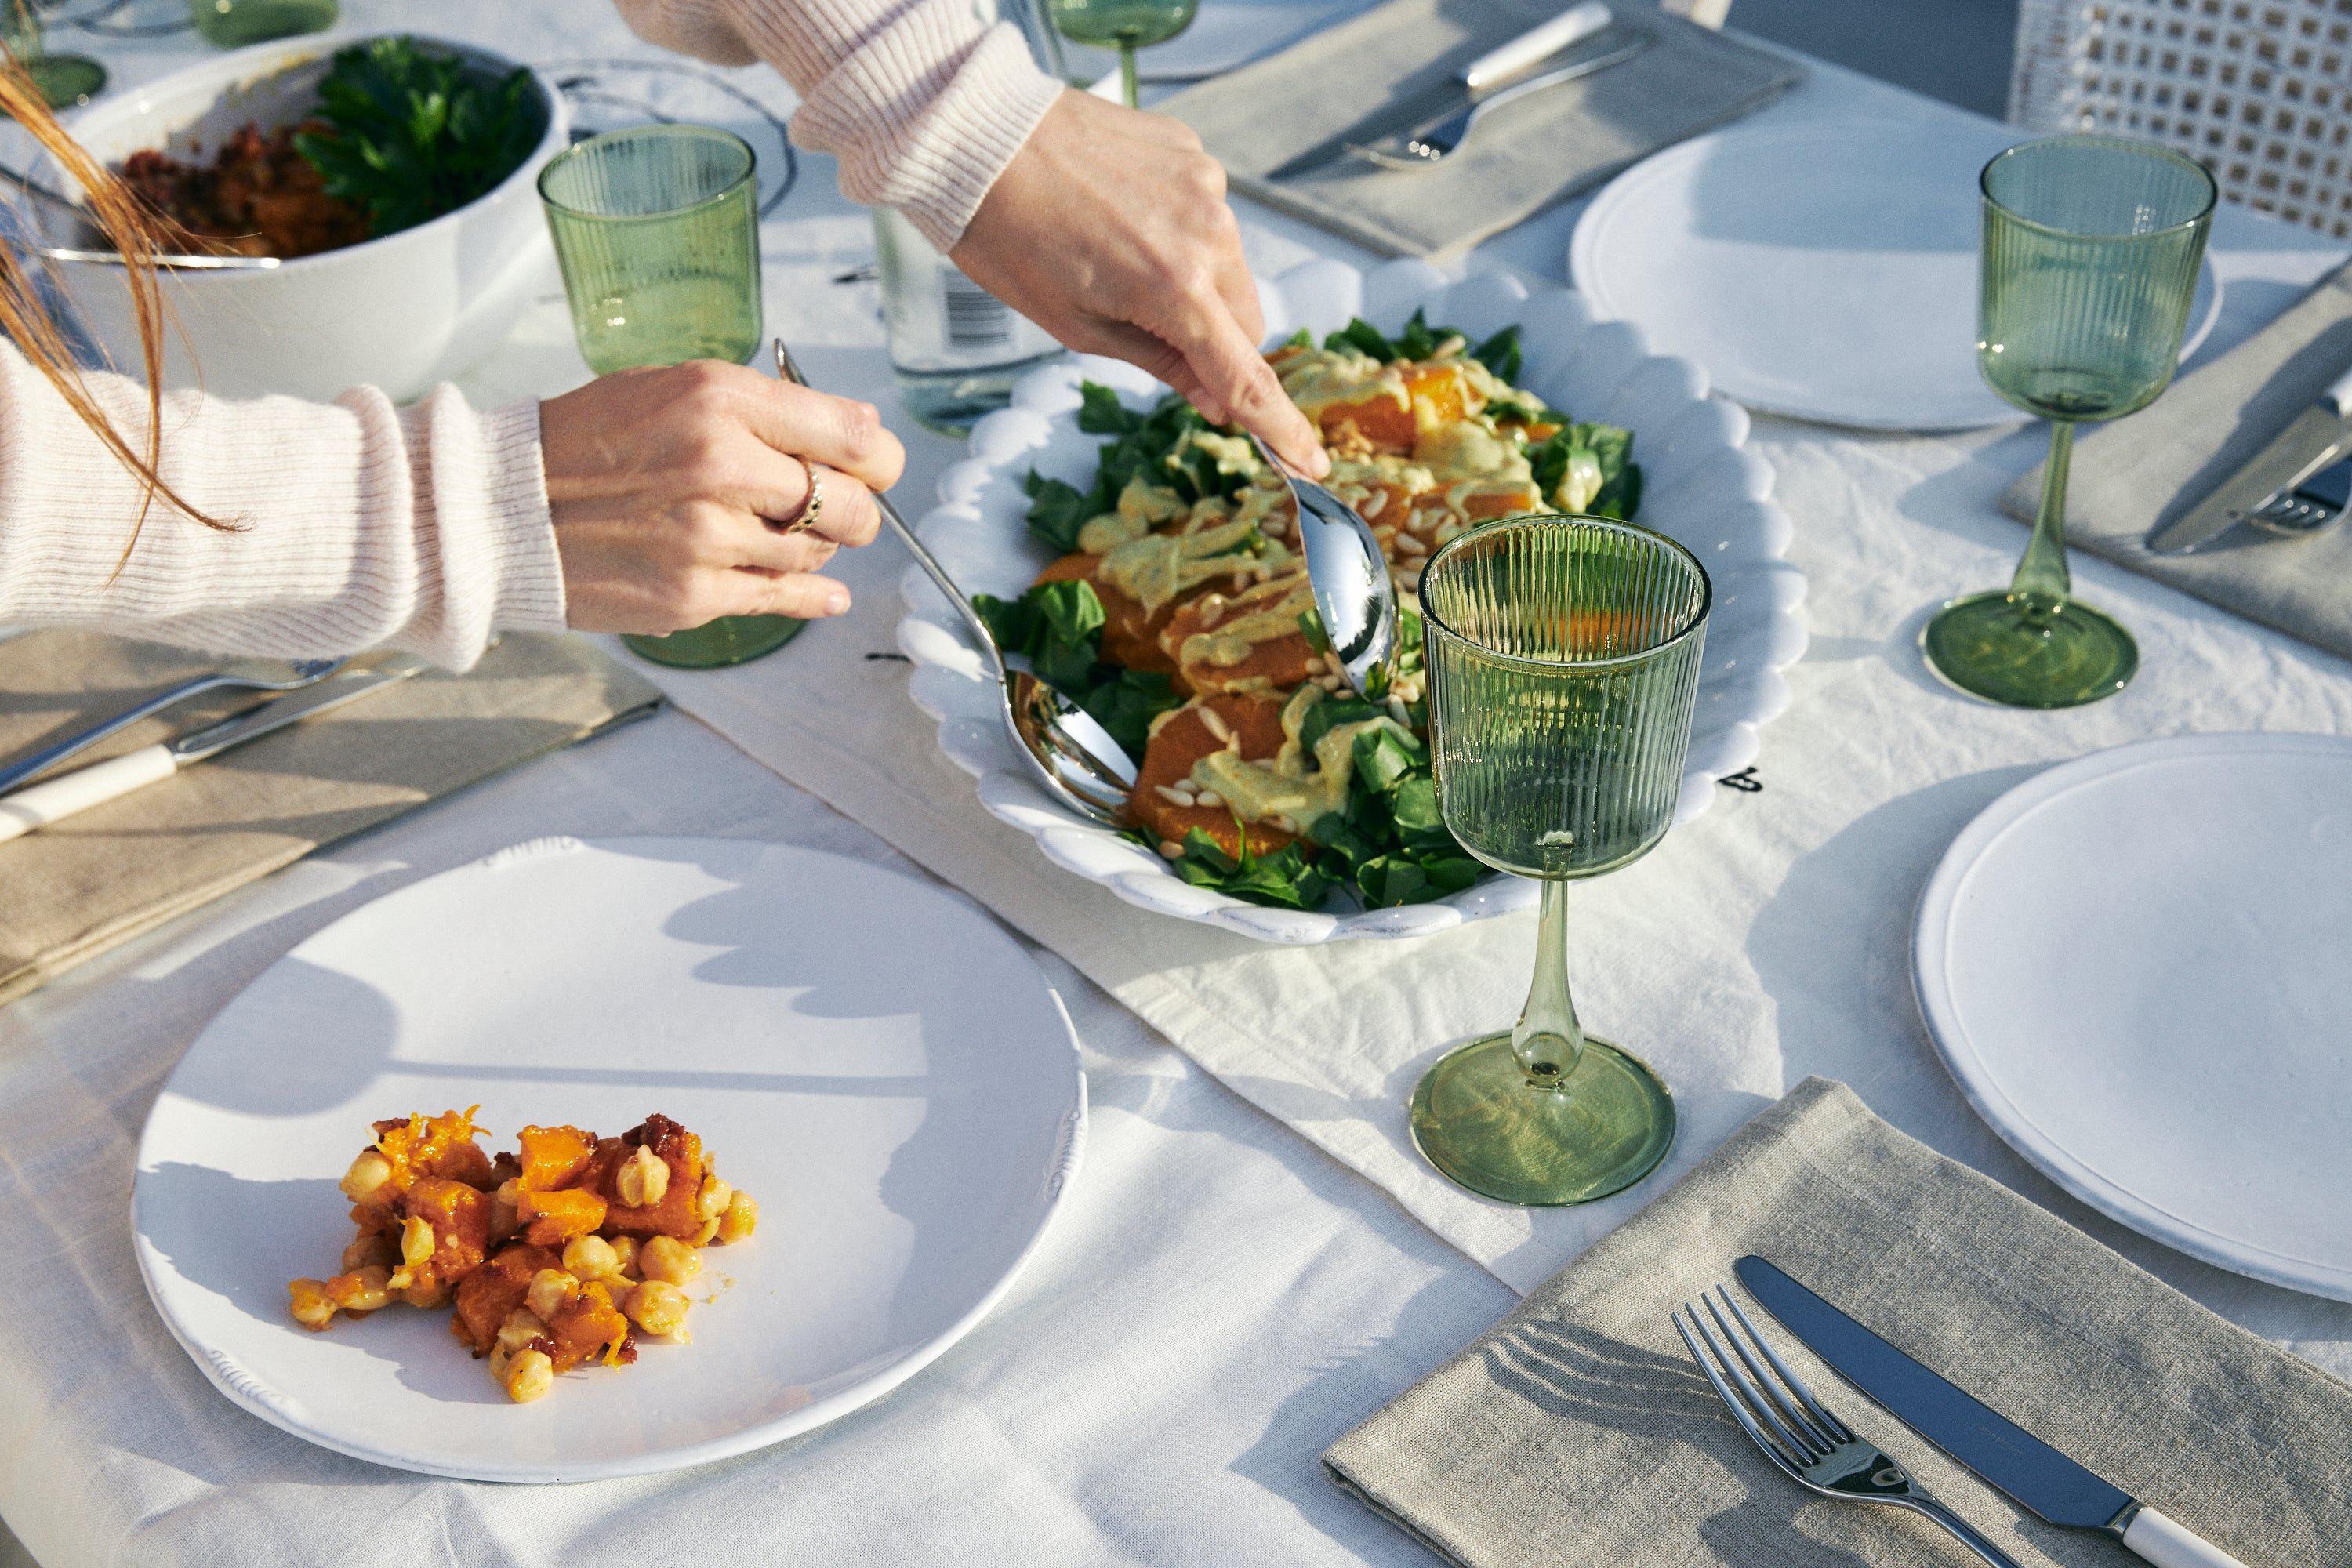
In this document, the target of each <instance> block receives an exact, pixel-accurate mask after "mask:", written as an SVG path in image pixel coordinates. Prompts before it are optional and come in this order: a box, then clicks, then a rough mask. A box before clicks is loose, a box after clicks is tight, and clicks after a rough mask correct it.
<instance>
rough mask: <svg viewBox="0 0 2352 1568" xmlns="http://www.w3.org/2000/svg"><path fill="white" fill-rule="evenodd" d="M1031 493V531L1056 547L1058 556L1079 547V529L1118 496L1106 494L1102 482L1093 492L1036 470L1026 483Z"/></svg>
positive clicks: (1098, 480) (1111, 503)
mask: <svg viewBox="0 0 2352 1568" xmlns="http://www.w3.org/2000/svg"><path fill="white" fill-rule="evenodd" d="M1022 488H1023V489H1025V490H1027V491H1028V492H1029V531H1030V532H1032V533H1034V534H1035V535H1036V536H1037V537H1038V538H1039V539H1041V540H1043V541H1044V542H1045V543H1046V544H1048V545H1050V546H1051V547H1052V548H1053V551H1054V552H1055V554H1057V555H1067V554H1069V553H1070V552H1073V551H1075V550H1076V549H1077V547H1078V530H1080V529H1082V528H1084V527H1085V526H1086V525H1087V521H1088V520H1089V519H1092V518H1095V517H1097V516H1099V515H1101V514H1102V513H1104V512H1107V511H1108V510H1110V509H1111V507H1112V506H1113V504H1115V501H1116V497H1107V496H1105V495H1104V494H1103V485H1102V481H1101V480H1100V479H1097V480H1096V481H1095V488H1094V489H1091V490H1083V491H1082V490H1080V489H1078V488H1077V487H1076V486H1075V485H1069V484H1065V483H1064V482H1063V481H1061V480H1060V479H1047V478H1046V477H1045V475H1043V474H1041V473H1039V472H1038V471H1037V470H1036V469H1034V468H1032V469H1030V470H1029V477H1028V478H1027V479H1024V480H1023V481H1022Z"/></svg>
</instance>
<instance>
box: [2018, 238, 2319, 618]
mask: <svg viewBox="0 0 2352 1568" xmlns="http://www.w3.org/2000/svg"><path fill="white" fill-rule="evenodd" d="M2347 367H2352V264H2347V266H2346V267H2345V268H2339V269H2338V270H2336V271H2335V272H2332V273H2330V274H2328V276H2327V277H2326V278H2325V279H2321V280H2320V282H2319V283H2318V285H2317V286H2316V287H2315V288H2314V289H2312V290H2311V292H2310V293H2308V294H2306V295H2305V296H2304V297H2303V299H2301V300H2297V301H2296V302H2295V303H2294V305H2292V306H2290V307H2288V309H2287V310H2286V312H2285V313H2284V315H2282V316H2280V317H2279V318H2278V319H2277V320H2276V321H2273V322H2271V324H2270V325H2268V326H2266V327H2264V328H2263V330H2262V331H2259V332H2256V333H2255V334H2254V335H2253V336H2252V337H2251V338H2248V339H2247V340H2246V341H2245V342H2242V343H2240V344H2239V345H2238V346H2237V347H2236V348H2234V349H2231V351H2230V352H2229V353H2226V354H2223V355H2221V357H2220V358H2218V359H2216V360H2215V361H2214V362H2213V363H2210V364H2209V365H2206V366H2205V367H2204V368H2202V369H2200V370H2199V371H2198V372H2196V373H2195V374H2191V375H2185V376H2183V377H2181V378H2180V380H2179V383H2178V384H2175V385H2174V386H2172V387H2171V388H2169V389H2168V390H2167V391H2166V393H2165V395H2163V396H2162V397H2160V398H2158V400H2157V401H2156V402H2155V403H2154V404H2152V405H2149V406H2148V407H2147V408H2146V409H2145V410H2143V411H2141V412H2140V413H2137V414H2135V415H2132V416H2129V417H2128V418H2125V419H2119V420H2117V421H2116V422H2115V423H2114V424H2112V425H2107V426H2098V427H2095V428H2094V429H2091V430H2088V431H2086V432H2084V434H2083V435H2082V436H2080V437H2078V438H2077V439H2076V442H2075V447H2074V468H2073V470H2072V473H2071V474H2070V476H2069V482H2068V485H2067V493H2066V537H2067V538H2068V539H2069V540H2070V541H2071V542H2074V543H2075V544H2079V545H2081V546H2082V547H2083V548H2084V549H2085V550H2088V551H2090V552H2093V553H2094V554H2097V555H2104V556H2105V557H2106V558H2107V559H2108V560H2110V561H2113V562H2115V563H2117V564H2119V565H2123V566H2128V567H2130V568H2131V569H2132V570H2133V571H2135V572H2141V573H2145V574H2147V575H2148V576H2150V577H2154V578H2157V579H2158V580H2159V581H2162V582H2166V583H2169V584H2172V585H2173V586H2174V587H2176V588H2179V589H2180V590H2181V591H2182V592H2183V593H2189V594H2194V595H2197V596H2198V597H2199V598H2200V599H2204V600H2207V601H2209V602H2210V603H2212V604H2216V605H2221V607H2222V608H2223V609H2227V610H2234V611H2236V612H2237V613H2238V614H2239V615H2242V616H2245V617H2246V618H2247V619H2249V620H2252V621H2259V622H2261V623H2262V624H2263V626H2273V627H2275V628H2277V629H2278V630H2280V631H2283V632H2284V633H2286V634H2287V635H2288V636H2289V637H2301V638H2302V639H2303V640H2304V641H2305V642H2308V643H2314V644H2316V645H2317V646H2318V647H2324V648H2326V649H2327V650H2328V651H2329V652H2331V653H2336V654H2342V655H2344V656H2345V657H2347V658H2352V528H2340V527H2339V528H2337V529H2335V530H2333V531H2329V532H2326V533H2323V534H2321V535H2320V536H2319V537H2317V538H2315V539H2294V540H2290V539H2280V538H2276V537H2274V536H2273V535H2270V534H2266V533H2262V532H2259V531H2254V530H2252V529H2247V528H2243V527H2241V528H2239V529H2236V530H2234V531H2231V533H2229V534H2226V535H2224V536H2223V537H2221V538H2220V539H2217V540H2215V541H2214V542H2212V543H2211V544H2209V545H2207V546H2206V547H2205V548H2204V549H2203V550H2200V551H2199V552H2197V553H2195V554H2193V555H2173V556H2165V555H2157V554H2153V553H2151V552H2149V550H2148V548H2147V535H2148V532H2149V531H2150V530H2151V529H2154V528H2157V527H2158V526H2159V525H2161V524H2163V523H2166V522H2168V521H2171V520H2172V519H2174V518H2176V517H2178V516H2179V515H2180V514H2181V513H2182V512H2185V511H2187V510H2189V508H2190V507H2193V506H2195V505H2196V504H2197V503H2198V502H2199V501H2200V500H2203V499H2204V498H2205V496H2206V495H2207V494H2208V493H2209V492H2210V490H2211V489H2213V487H2214V486H2215V485H2217V484H2219V483H2221V480H2223V479H2227V478H2228V477H2229V476H2230V475H2231V474H2232V473H2234V472H2236V470H2237V468H2238V467H2239V466H2240V465H2241V464H2242V463H2243V462H2245V460H2246V459H2247V458H2251V457H2252V456H2253V455H2254V454H2255V453H2256V452H2258V451H2260V450H2262V448H2263V446H2264V444H2266V443H2267V442H2268V441H2269V440H2270V439H2271V437H2273V436H2276V435H2277V434H2278V433H2279V431H2280V430H2282V429H2283V428H2284V427H2285V426H2286V425H2287V423H2288V421H2290V420H2292V419H2293V418H2294V416H2296V415H2297V414H2299V413H2301V412H2302V411H2303V409H2304V407H2305V405H2307V404H2309V403H2310V402H2311V401H2312V399H2314V398H2315V397H2317V396H2318V395H2319V394H2320V392H2321V390H2322V389H2323V388H2325V387H2326V385H2327V384H2328V383H2330V382H2332V381H2334V380H2335V379H2336V377H2338V376H2340V375H2342V374H2344V372H2345V370H2346V369H2347ZM2041 501H2042V468H2041V467H2039V466H2037V467H2036V468H2034V470H2033V471H2032V473H2030V474H2028V475H2027V476H2026V477H2025V478H2023V479H2020V480H2019V481H2018V482H2017V483H2016V484H2014V485H2012V486H2011V487H2010V489H2009V491H2008V493H2007V494H2006V495H2004V496H2002V497H2001V507H2002V510H2006V511H2007V512H2009V513H2010V514H2011V516H2013V517H2016V518H2018V519H2020V520H2021V521H2026V522H2029V523H2030V522H2032V521H2033V516H2034V512H2035V510H2037V509H2038V508H2039V507H2040V505H2041Z"/></svg>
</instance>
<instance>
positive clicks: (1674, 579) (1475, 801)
mask: <svg viewBox="0 0 2352 1568" xmlns="http://www.w3.org/2000/svg"><path fill="white" fill-rule="evenodd" d="M1710 597H1711V589H1710V587H1709V585H1708V583H1707V578H1706V571H1705V569H1704V568H1702V567H1701V566H1700V565H1699V563H1698V561H1697V558H1696V557H1695V556H1693V555H1692V554H1691V552H1689V551H1687V550H1685V549H1684V548H1683V547H1682V546H1681V545H1679V544H1676V543H1675V542H1674V541H1672V540H1670V539H1668V538H1666V537H1665V536H1664V535H1663V534H1658V533H1654V532H1652V531H1649V530H1648V529H1644V528H1641V527H1638V526H1635V525H1633V524H1631V523H1622V522H1614V521H1607V520H1605V519H1601V518H1588V517H1570V516H1558V517H1528V518H1515V519H1512V520H1510V521H1503V522H1493V523H1487V524H1485V525H1483V526H1481V527H1479V528H1476V529H1474V530H1472V531H1470V532H1468V533H1465V534H1464V535H1462V536H1461V537H1460V538H1458V539H1456V540H1454V542H1451V543H1449V544H1447V545H1446V546H1444V548H1443V549H1441V550H1440V551H1438V552H1437V553H1436V554H1435V555H1434V556H1433V557H1431V559H1430V563H1429V565H1428V567H1427V568H1426V569H1425V570H1424V571H1423V574H1422V579H1421V605H1422V613H1423V623H1424V628H1425V630H1424V637H1425V642H1426V648H1427V658H1428V661H1429V715H1430V731H1431V744H1432V750H1433V754H1434V757H1435V761H1436V768H1437V784H1438V798H1439V800H1440V803H1441V805H1442V806H1443V809H1444V814H1445V825H1446V826H1448V827H1450V828H1452V829H1453V831H1454V837H1457V838H1459V839H1460V840H1461V841H1462V843H1463V844H1464V845H1465V847H1467V848H1468V849H1469V850H1470V852H1471V853H1472V854H1474V855H1475V856H1477V857H1478V858H1480V859H1481V860H1484V861H1486V863H1487V864H1488V865H1491V866H1495V867H1497V868H1501V869H1503V870H1507V871H1512V872H1516V873H1517V874H1518V875H1520V876H1525V877H1551V878H1558V877H1590V876H1595V875H1598V874H1599V873H1601V872H1603V871H1606V870H1609V869H1611V868H1613V867H1617V866H1622V865H1623V864H1624V863H1625V862H1627V861H1629V860H1632V859H1633V858H1636V857H1638V856H1640V855H1641V854H1643V852H1644V851H1646V850H1647V849H1648V848H1649V847H1651V846H1652V845H1653V844H1655V843H1656V842H1657V841H1658V839H1659V838H1660V837H1663V836H1664V833H1665V831H1666V828H1667V827H1668V826H1670V825H1671V824H1672V823H1673V821H1674V816H1675V800H1676V798H1677V796H1678V795H1679V794H1680V791H1681V786H1682V772H1683V756H1684V752H1685V750H1686V749H1687V747H1688V746H1689V743H1690V725H1691V709H1692V704H1693V702H1694V700H1695V699H1696V692H1697V688H1698V665H1699V652H1700V649H1701V647H1702V646H1703V645H1704V643H1705V640H1706V615H1707V608H1708V605H1709V603H1710Z"/></svg>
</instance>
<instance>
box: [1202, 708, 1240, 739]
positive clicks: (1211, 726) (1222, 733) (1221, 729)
mask: <svg viewBox="0 0 2352 1568" xmlns="http://www.w3.org/2000/svg"><path fill="white" fill-rule="evenodd" d="M1201 722H1202V725H1203V726H1204V727H1205V728H1206V729H1207V730H1208V731H1209V733H1210V734H1211V735H1213V736H1214V737H1215V738H1216V739H1218V740H1220V741H1230V740H1232V739H1233V738H1234V731H1233V728H1232V726H1230V725H1228V724H1227V723H1226V722H1225V721H1224V718H1223V715H1221V714H1220V713H1219V712H1218V711H1217V710H1215V709H1213V708H1203V709H1202V710H1201Z"/></svg>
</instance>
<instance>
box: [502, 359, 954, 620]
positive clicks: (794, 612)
mask: <svg viewBox="0 0 2352 1568" xmlns="http://www.w3.org/2000/svg"><path fill="white" fill-rule="evenodd" d="M539 431H540V450H541V459H542V461H543V463H544V464H545V467H546V470H547V499H548V502H549V505H550V508H551V510H552V512H553V515H554V522H555V544H556V549H557V552H559V553H560V554H561V555H562V561H563V591H564V605H565V613H566V619H567V620H569V622H570V623H571V625H572V626H573V627H574V628H575V629H576V630H580V631H592V632H639V633H646V634H660V633H665V632H675V631H683V630H685V629H687V628H688V627H690V626H701V625H703V624H704V623H705V622H708V621H711V620H715V619H717V618H718V617H719V616H755V615H777V616H799V617H801V618H803V619H814V618H816V617H819V616H837V615H839V614H841V613H842V612H843V611H844V610H846V609H847V608H849V590H848V589H847V588H845V587H844V586H843V585H842V584H839V583H836V582H835V581H833V580H832V579H831V578H829V577H820V576H818V575H816V572H817V569H818V568H820V567H822V566H823V565H824V563H826V562H827V561H829V560H831V559H832V558H833V552H834V551H835V549H836V548H838V547H839V546H841V545H844V544H847V545H853V546H855V545H860V544H864V543H866V542H868V541H870V540H871V539H872V538H873V537H874V533H875V530H876V528H877V526H878V524H879V522H880V521H881V519H880V514H879V513H878V512H877V510H875V506H874V495H873V492H874V491H876V490H881V489H889V488H890V486H891V485H893V484H895V483H896V482H897V481H898V472H899V470H900V469H901V468H904V467H905V465H906V461H907V454H906V449H905V448H904V447H900V446H899V444H898V437H896V436H893V435H891V434H890V432H889V431H887V430H886V429H884V428H883V427H882V418H881V415H880V414H879V413H878V412H877V410H876V409H875V407H874V405H872V404H870V403H857V402H853V401H851V400H849V399H847V398H842V397H832V396H828V395H825V394H824V393H822V392H812V391H810V390H808V389H807V388H805V387H800V386H793V385H791V384H788V383H784V382H781V381H775V380H772V379H770V378H769V377H767V376H764V375H761V374H758V373H756V372H754V371H751V370H747V369H745V368H744V367H743V366H741V365H733V364H723V363H719V362H718V361H715V360H697V361H693V362H691V363H686V364H680V365H671V366H667V367H666V368H662V369H650V370H625V371H621V372H619V373H617V374H613V375H607V376H600V377H599V378H597V379H596V380H594V381H592V382H590V383H589V384H587V385H585V386H583V387H581V388H580V389H579V390H577V391H575V392H568V393H565V394H564V395H562V396H561V397H555V398H550V399H549V400H547V401H546V402H544V403H542V404H541V405H540V410H539ZM811 464H814V465H816V467H817V468H818V470H819V471H820V473H821V479H820V486H821V489H822V491H823V495H824V505H823V506H822V507H821V508H820V509H819V510H818V513H817V521H816V522H815V523H814V525H812V526H811V527H810V528H808V529H807V530H805V531H802V532H798V533H786V532H785V531H783V528H782V525H783V524H786V523H789V522H791V521H793V520H794V519H796V518H798V517H799V516H800V515H801V514H802V512H803V510H805V509H806V507H807V504H808V476H809V473H810V468H809V467H808V465H811Z"/></svg>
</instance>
